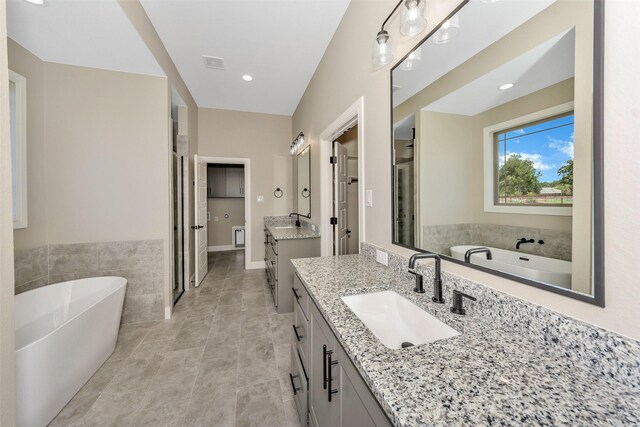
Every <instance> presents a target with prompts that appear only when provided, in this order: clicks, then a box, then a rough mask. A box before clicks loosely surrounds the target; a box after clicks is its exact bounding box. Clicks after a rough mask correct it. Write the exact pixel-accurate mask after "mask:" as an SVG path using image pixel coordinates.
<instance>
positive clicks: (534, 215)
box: [391, 0, 604, 305]
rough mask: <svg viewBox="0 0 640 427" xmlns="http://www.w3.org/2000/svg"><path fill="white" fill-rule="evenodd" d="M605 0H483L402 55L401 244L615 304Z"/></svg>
mask: <svg viewBox="0 0 640 427" xmlns="http://www.w3.org/2000/svg"><path fill="white" fill-rule="evenodd" d="M601 7H602V3H601V2H599V1H597V2H594V1H579V2H577V1H572V0H539V1H535V2H517V1H496V2H487V1H482V0H470V1H468V2H465V3H464V4H463V5H461V6H460V7H459V8H458V9H457V10H456V11H455V13H453V14H452V15H451V16H449V17H448V18H447V19H446V20H444V21H443V22H442V23H441V24H440V25H439V28H437V29H436V30H435V31H434V32H433V33H432V34H431V35H430V36H429V37H427V38H426V39H425V40H423V41H422V42H421V43H419V44H418V46H416V47H415V49H414V50H413V51H412V52H410V53H409V54H407V56H406V57H405V58H403V59H402V60H401V61H400V62H399V63H398V64H396V66H395V67H394V68H393V70H392V72H391V97H392V113H391V116H392V120H391V126H392V135H393V137H392V142H391V150H392V159H393V162H392V174H393V175H392V176H393V198H392V206H393V224H392V227H393V235H392V238H393V242H394V243H396V244H399V245H403V246H407V247H411V248H416V249H419V250H423V251H429V252H435V253H439V254H442V255H443V256H445V257H448V259H449V260H451V261H453V262H459V263H461V264H465V263H466V264H468V266H470V267H472V268H477V269H480V270H483V271H487V272H492V273H494V274H498V275H502V276H505V277H508V278H511V279H513V280H516V281H520V282H522V283H526V284H529V285H533V286H537V287H540V288H544V289H548V290H551V291H553V292H556V293H561V294H564V295H568V296H572V297H575V298H577V299H581V300H584V301H587V302H591V303H595V304H600V305H603V303H604V299H603V296H602V295H603V293H602V292H603V289H602V287H601V285H602V277H603V276H602V274H601V273H602V268H601V267H602V263H603V259H602V257H601V256H599V257H597V258H594V254H596V253H598V254H600V253H601V250H600V246H599V245H601V244H602V242H601V241H600V240H596V239H595V236H596V235H597V236H600V235H602V233H601V230H602V228H601V226H602V218H601V215H598V216H596V215H595V213H594V212H602V197H601V192H600V190H601V188H600V187H594V182H600V179H601V177H600V175H599V174H598V175H596V173H599V172H597V171H601V162H602V159H601V158H600V157H597V156H595V155H594V153H598V152H600V149H601V144H602V141H601V139H600V136H599V135H600V134H599V132H597V130H598V129H600V126H601V119H602V118H601V117H600V116H595V115H594V108H598V106H599V105H600V104H601V96H600V94H601V90H602V85H601V80H602V76H601V75H600V74H599V73H598V70H599V69H600V66H599V64H600V62H601V59H602V58H601V55H600V53H599V52H601V51H600V50H599V49H597V47H598V46H601V43H602V35H601V33H600V32H599V31H596V29H597V28H600V25H601V24H599V25H598V27H597V28H596V26H595V24H596V23H598V22H601V19H602V14H601V13H600V12H599V10H600V9H599V8H601ZM598 111H599V110H598ZM474 248H488V249H489V251H491V254H492V256H491V259H487V258H488V257H487V256H486V252H483V253H475V254H471V253H470V254H469V256H465V255H467V251H469V250H471V249H474ZM596 277H598V280H595V278H596Z"/></svg>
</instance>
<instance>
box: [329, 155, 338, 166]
mask: <svg viewBox="0 0 640 427" xmlns="http://www.w3.org/2000/svg"><path fill="white" fill-rule="evenodd" d="M329 163H331V164H332V165H335V164H336V163H338V157H337V156H331V157H329Z"/></svg>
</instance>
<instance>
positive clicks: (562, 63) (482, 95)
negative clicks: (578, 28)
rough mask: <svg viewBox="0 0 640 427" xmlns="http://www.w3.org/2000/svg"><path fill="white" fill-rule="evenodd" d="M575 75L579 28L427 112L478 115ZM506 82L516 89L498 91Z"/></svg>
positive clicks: (486, 75) (516, 59) (438, 102)
mask: <svg viewBox="0 0 640 427" xmlns="http://www.w3.org/2000/svg"><path fill="white" fill-rule="evenodd" d="M574 74H575V29H571V30H569V31H567V32H565V33H564V34H561V35H559V36H556V37H554V38H553V39H551V40H548V41H546V42H544V43H542V44H541V45H539V46H536V47H535V48H534V49H531V50H530V51H528V52H526V53H524V54H523V55H521V56H519V57H517V58H515V59H514V60H512V61H510V62H507V63H506V64H503V65H502V66H500V67H498V68H496V69H494V70H492V71H491V72H489V73H487V74H485V75H484V76H482V77H480V78H479V79H476V80H474V81H472V82H471V83H469V84H467V85H465V86H463V87H461V88H459V89H457V90H455V91H453V92H451V93H449V94H447V95H446V96H444V97H442V98H440V99H438V100H437V101H435V102H433V103H431V104H430V105H428V106H426V107H424V108H423V109H424V110H428V111H436V112H440V113H450V114H461V115H466V116H475V115H476V114H479V113H481V112H483V111H487V110H489V109H491V108H494V107H497V106H499V105H502V104H505V103H507V102H509V101H513V100H514V99H518V98H520V97H523V96H525V95H528V94H530V93H533V92H536V91H538V90H541V89H544V88H545V87H548V86H551V85H553V84H556V83H559V82H561V81H563V80H566V79H568V78H571V77H573V76H574ZM505 83H513V84H514V86H513V87H512V88H511V89H508V90H499V89H498V88H499V87H500V86H502V85H503V84H505Z"/></svg>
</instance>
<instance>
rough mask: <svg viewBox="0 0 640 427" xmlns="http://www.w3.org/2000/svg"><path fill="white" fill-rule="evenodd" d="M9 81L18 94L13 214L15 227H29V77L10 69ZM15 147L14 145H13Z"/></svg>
mask: <svg viewBox="0 0 640 427" xmlns="http://www.w3.org/2000/svg"><path fill="white" fill-rule="evenodd" d="M9 81H10V82H13V84H14V85H15V96H16V107H15V112H16V129H15V132H16V144H15V148H16V153H15V159H16V163H15V165H14V164H12V167H15V168H16V174H15V176H16V180H17V183H16V188H17V194H14V195H13V197H12V203H16V205H17V206H16V214H15V215H14V216H13V229H14V230H17V229H21V228H27V225H28V214H27V79H26V78H25V77H24V76H22V75H20V74H18V73H16V72H15V71H12V70H9ZM12 148H13V147H12Z"/></svg>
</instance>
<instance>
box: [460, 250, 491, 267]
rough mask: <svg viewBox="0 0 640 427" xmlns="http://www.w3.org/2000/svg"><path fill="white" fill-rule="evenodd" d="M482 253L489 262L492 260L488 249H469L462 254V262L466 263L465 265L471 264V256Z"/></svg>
mask: <svg viewBox="0 0 640 427" xmlns="http://www.w3.org/2000/svg"><path fill="white" fill-rule="evenodd" d="M482 253H486V254H487V259H488V260H491V259H493V256H492V255H491V250H490V249H489V248H485V247H482V248H471V249H469V250H468V251H467V252H465V254H464V262H466V263H467V264H471V255H473V254H482Z"/></svg>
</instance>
